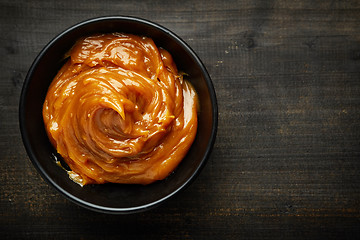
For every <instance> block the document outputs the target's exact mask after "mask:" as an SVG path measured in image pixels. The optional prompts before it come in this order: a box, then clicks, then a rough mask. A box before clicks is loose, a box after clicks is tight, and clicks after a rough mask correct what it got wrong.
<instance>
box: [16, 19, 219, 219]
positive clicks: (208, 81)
mask: <svg viewBox="0 0 360 240" xmlns="http://www.w3.org/2000/svg"><path fill="white" fill-rule="evenodd" d="M101 21H130V22H137V23H140V24H142V25H147V26H149V27H150V28H155V29H157V30H160V31H162V32H164V33H165V34H167V35H169V36H170V38H171V39H173V40H175V41H176V42H177V43H178V44H180V45H181V46H182V47H183V48H184V50H185V51H186V52H187V53H188V54H189V55H190V56H191V57H192V58H193V59H194V60H195V62H196V63H197V65H198V66H199V67H200V69H201V72H202V74H203V75H204V79H205V81H206V84H207V86H208V88H209V95H210V101H211V104H212V121H213V125H212V128H211V133H210V139H209V143H208V144H207V147H206V150H205V153H204V155H203V156H202V159H201V161H200V164H199V165H198V166H197V168H196V169H195V171H194V172H193V173H192V174H191V176H190V177H189V178H188V179H187V180H186V181H185V182H184V183H182V184H181V185H180V187H178V188H176V189H175V190H174V191H172V192H171V193H169V194H167V195H166V196H164V197H162V198H160V199H158V200H156V201H153V202H151V203H147V204H143V205H139V206H135V207H125V208H123V207H121V208H119V207H107V206H101V205H98V204H93V203H90V202H87V201H85V200H82V199H80V198H78V197H76V196H74V195H73V194H71V193H69V192H67V191H66V190H65V189H63V188H62V187H61V186H59V185H58V184H57V183H56V182H55V181H54V180H53V179H52V178H51V177H50V176H49V175H48V174H47V173H46V171H45V170H44V169H43V168H42V167H41V164H40V163H39V162H38V160H37V157H36V156H35V153H34V152H33V150H32V148H31V143H30V139H29V135H28V132H27V130H26V127H25V125H26V123H25V122H26V120H25V105H26V99H25V96H26V93H27V91H28V88H29V84H30V80H31V78H32V75H33V73H34V70H35V69H36V68H37V67H38V64H39V62H40V60H41V59H42V57H43V56H44V55H45V54H46V52H47V51H48V49H50V48H51V47H52V46H53V45H54V44H55V43H56V42H57V41H58V40H59V39H61V38H62V37H64V36H65V35H67V34H69V33H70V32H72V31H74V30H75V29H76V28H78V27H82V26H85V25H89V24H93V23H96V22H101ZM19 123H20V124H19V125H20V132H21V136H22V141H23V144H24V146H25V149H26V152H27V154H28V156H29V158H30V160H31V162H32V163H33V165H34V166H35V168H36V169H37V170H38V172H39V173H40V175H41V176H42V178H43V179H45V180H46V181H47V182H48V183H50V185H52V186H53V187H54V188H55V189H56V190H57V191H59V192H60V193H61V194H62V195H64V196H65V197H66V198H67V199H69V200H70V201H72V202H74V203H75V204H77V205H80V206H82V207H85V208H87V209H90V210H93V211H97V212H102V213H112V214H129V213H137V212H143V211H146V210H149V209H152V208H154V207H156V206H158V205H160V204H161V203H163V202H164V201H165V200H167V199H169V198H171V197H173V196H174V195H175V194H176V193H178V192H179V191H182V190H184V189H185V188H186V187H187V186H189V185H190V183H191V182H192V181H193V180H194V179H195V178H196V176H197V175H198V174H199V173H200V171H201V169H202V168H203V167H204V166H205V163H206V162H207V160H208V158H209V156H210V153H211V151H212V148H213V146H214V143H215V139H216V134H217V127H218V105H217V98H216V93H215V88H214V85H213V83H212V81H211V78H210V76H209V73H208V72H207V70H206V68H205V66H204V64H203V63H202V61H201V60H200V58H199V57H198V56H197V54H196V53H195V52H194V51H193V50H192V49H191V47H190V46H189V45H188V44H187V43H186V42H185V41H184V40H182V39H181V38H180V37H178V36H177V35H176V34H175V33H173V32H172V31H170V30H169V29H167V28H165V27H163V26H161V25H159V24H157V23H154V22H152V21H149V20H146V19H143V18H139V17H133V16H122V15H116V16H103V17H96V18H90V19H87V20H84V21H81V22H79V23H77V24H75V25H72V26H71V27H69V28H67V29H65V30H63V31H62V32H60V33H59V34H57V35H56V36H55V37H54V38H53V39H52V40H51V41H50V42H49V43H47V44H46V45H45V47H44V48H43V49H42V50H41V51H40V52H39V53H38V55H37V57H36V58H35V60H34V61H33V63H32V65H31V67H30V68H29V71H28V73H27V75H26V77H25V80H24V83H23V87H22V91H21V95H20V103H19Z"/></svg>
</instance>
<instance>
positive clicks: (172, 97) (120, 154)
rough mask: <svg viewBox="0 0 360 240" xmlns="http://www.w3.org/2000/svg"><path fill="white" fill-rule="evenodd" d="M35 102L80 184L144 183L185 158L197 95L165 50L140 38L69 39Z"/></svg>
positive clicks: (194, 124)
mask: <svg viewBox="0 0 360 240" xmlns="http://www.w3.org/2000/svg"><path fill="white" fill-rule="evenodd" d="M68 56H69V59H68V60H67V62H66V63H65V64H64V66H63V67H62V68H61V69H60V71H59V72H58V74H57V75H56V77H55V78H54V80H53V81H52V83H51V85H50V87H49V89H48V93H47V95H46V98H45V102H44V105H43V119H44V123H45V128H46V131H47V134H48V136H49V139H50V141H51V143H52V144H53V146H54V147H55V148H56V149H57V151H58V153H59V154H60V155H61V156H62V157H63V159H64V161H65V162H66V164H67V165H68V166H69V167H70V169H71V171H68V173H69V177H70V178H71V179H73V180H74V181H75V182H77V183H79V184H80V185H86V184H102V183H107V182H113V183H125V184H144V185H145V184H150V183H152V182H154V181H157V180H162V179H164V178H166V177H167V176H168V175H169V174H170V173H171V172H173V171H174V169H175V168H176V167H177V166H178V164H179V163H180V162H181V160H182V159H183V158H184V157H185V155H186V153H187V152H188V150H189V148H190V146H191V144H192V143H193V141H194V138H195V135H196V130H197V110H198V109H197V101H198V100H197V94H196V92H195V90H194V88H193V87H192V85H191V84H190V83H189V82H188V81H186V80H184V79H183V75H182V74H180V73H179V72H178V70H177V67H176V65H175V63H174V61H173V58H172V56H171V55H170V53H169V52H167V51H166V50H164V49H161V48H158V47H157V46H156V45H155V43H154V42H153V40H152V39H151V38H148V37H142V36H136V35H131V34H123V33H113V34H99V35H94V36H90V37H86V38H83V39H80V40H79V41H77V43H76V44H75V45H74V46H73V47H72V49H71V50H70V51H69V53H68Z"/></svg>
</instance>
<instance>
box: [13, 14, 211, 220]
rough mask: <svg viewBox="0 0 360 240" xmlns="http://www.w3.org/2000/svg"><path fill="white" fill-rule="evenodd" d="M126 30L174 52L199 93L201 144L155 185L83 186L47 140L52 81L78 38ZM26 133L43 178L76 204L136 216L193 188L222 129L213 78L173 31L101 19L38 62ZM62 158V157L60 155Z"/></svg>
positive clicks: (27, 100) (61, 39) (63, 38)
mask: <svg viewBox="0 0 360 240" xmlns="http://www.w3.org/2000/svg"><path fill="white" fill-rule="evenodd" d="M111 32H123V33H132V34H137V35H142V36H148V37H150V38H152V39H153V40H154V42H155V44H156V45H157V46H158V47H162V48H164V49H166V50H168V51H169V52H170V53H171V54H172V56H173V58H174V60H175V63H176V64H177V66H178V68H179V70H181V71H183V72H186V73H187V74H188V75H189V76H187V79H188V80H189V81H190V82H191V83H192V84H193V85H194V87H195V89H196V91H197V92H198V95H199V102H200V113H199V116H198V117H199V120H198V121H199V124H198V131H197V135H196V138H195V141H194V143H193V145H192V147H191V149H190V150H189V152H188V154H187V155H186V157H185V158H184V159H183V161H182V162H181V163H180V165H179V166H178V167H177V168H176V170H175V171H174V173H172V174H171V175H170V176H169V177H167V178H166V179H165V180H162V181H158V182H155V183H153V184H150V185H147V186H142V185H126V184H110V183H109V184H103V185H86V186H84V187H80V186H79V185H78V184H76V183H74V182H73V181H71V180H70V179H69V177H68V175H67V173H66V172H65V171H64V170H63V169H61V168H60V167H59V166H58V165H56V163H55V162H56V160H57V158H59V157H60V156H58V154H57V152H56V150H55V149H54V148H53V146H52V145H51V143H50V142H49V139H48V137H47V134H46V131H45V128H44V123H43V119H42V105H43V102H44V99H45V96H46V92H47V89H48V87H49V85H50V82H51V81H52V79H53V78H54V76H55V75H56V73H57V71H58V70H59V69H60V67H61V66H62V64H63V63H64V62H63V59H64V55H65V53H66V52H67V51H68V50H69V49H70V48H71V47H72V46H73V45H74V44H75V42H76V40H77V39H79V38H81V37H83V36H88V35H91V34H96V33H111ZM19 110H20V113H19V114H20V115H19V116H20V129H21V134H22V138H23V142H24V145H25V148H26V151H27V153H28V155H29V157H30V159H31V161H32V163H33V164H34V165H35V167H36V168H37V169H38V171H39V172H40V174H41V175H42V177H43V178H44V179H45V180H46V181H48V182H49V183H50V184H51V185H52V186H53V187H55V188H56V189H57V190H58V191H60V192H61V193H62V194H64V195H65V196H66V197H67V198H68V199H70V200H72V201H73V202H75V203H77V204H79V205H81V206H83V207H86V208H89V209H92V210H95V211H100V212H106V213H118V214H120V213H133V212H139V211H144V210H147V209H150V208H152V207H154V206H157V205H159V204H160V203H162V202H164V201H165V200H167V199H168V198H170V197H171V196H173V195H174V194H176V193H177V192H179V191H180V190H182V189H184V188H185V187H186V186H188V185H189V184H190V182H191V181H192V180H194V178H195V177H196V176H197V175H198V174H199V172H200V170H201V168H202V167H203V166H204V165H205V163H206V160H207V158H208V157H209V155H210V152H211V149H212V147H213V144H214V141H215V137H216V131H217V117H218V110H217V102H216V95H215V91H214V87H213V85H212V82H211V79H210V77H209V75H208V73H207V71H206V69H205V67H204V65H203V64H202V63H201V61H200V59H199V58H198V57H197V56H196V54H195V53H194V51H193V50H192V49H191V48H190V47H189V46H188V45H187V44H186V43H185V42H184V41H183V40H181V39H180V38H179V37H178V36H176V35H175V34H174V33H172V32H170V31H169V30H168V29H166V28H164V27H162V26H159V25H157V24H155V23H152V22H149V21H147V20H143V19H139V18H134V17H121V16H115V17H101V18H96V19H91V20H87V21H85V22H82V23H79V24H77V25H75V26H73V27H70V28H69V29H67V30H66V31H64V32H62V33H61V34H59V35H58V36H56V37H55V38H54V39H53V40H52V41H51V42H50V43H49V44H48V45H47V46H46V47H45V48H44V49H43V50H42V51H41V52H40V54H39V55H38V57H37V58H36V59H35V61H34V63H33V64H32V66H31V68H30V70H29V72H28V74H27V76H26V79H25V82H24V85H23V89H22V93H21V98H20V109H19ZM60 158H61V157H60Z"/></svg>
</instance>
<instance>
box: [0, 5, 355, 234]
mask: <svg viewBox="0 0 360 240" xmlns="http://www.w3.org/2000/svg"><path fill="white" fill-rule="evenodd" d="M103 15H132V16H138V17H142V18H146V19H149V20H152V21H154V22H157V23H159V24H161V25H163V26H165V27H167V28H169V29H170V30H172V31H174V32H175V33H176V34H178V35H179V36H180V37H182V38H183V39H184V40H185V41H186V42H187V43H188V44H189V45H190V46H191V47H192V48H193V49H194V50H195V51H196V52H197V53H198V55H199V56H200V58H201V59H202V60H203V62H204V64H205V65H206V67H207V69H208V71H209V73H210V75H211V77H212V79H213V82H214V85H215V88H216V92H217V97H218V103H219V129H218V136H217V140H216V144H215V147H214V150H213V153H212V156H211V158H210V159H209V162H208V164H207V166H206V167H205V168H204V170H203V171H202V173H201V175H200V176H199V178H198V179H197V180H196V181H195V182H194V183H193V184H192V185H191V186H190V187H189V188H188V189H186V190H185V191H184V192H182V193H180V194H179V195H177V196H176V197H174V198H172V199H171V200H169V201H168V202H167V203H165V204H163V205H162V206H160V207H159V208H156V209H153V210H151V211H149V212H145V213H140V214H135V215H130V216H112V215H110V216H109V215H104V214H99V213H95V212H91V211H89V210H86V209H82V208H80V207H78V206H76V205H74V204H73V203H71V202H69V201H68V200H66V199H64V198H63V197H62V196H61V195H60V194H59V193H57V192H56V191H55V190H54V189H52V188H51V187H50V186H49V185H47V184H46V183H45V181H44V180H42V178H41V177H40V175H39V174H38V173H37V172H36V170H35V168H34V167H33V166H32V164H31V162H30V161H29V159H28V157H27V155H26V152H25V149H24V147H23V145H22V141H21V137H20V130H19V124H18V104H19V96H20V92H21V87H22V83H23V81H24V78H25V76H26V73H27V71H28V69H29V67H30V66H31V63H32V61H33V60H34V59H35V57H36V55H37V54H38V53H39V51H40V50H41V49H42V48H43V47H44V46H45V44H46V43H47V42H49V41H50V40H51V39H52V38H53V37H54V36H55V35H56V34H58V33H60V32H61V31H63V30H65V29H66V28H67V27H69V26H71V25H74V24H75V23H77V22H80V21H83V20H86V19H88V18H92V17H96V16H103ZM0 32H1V33H2V34H1V36H0V53H1V60H0V61H1V62H0V63H1V64H0V73H1V74H0V124H1V125H0V153H1V155H0V156H1V157H0V159H1V161H0V169H1V170H0V235H1V236H2V237H1V238H2V239H22V238H30V239H32V238H38V239H48V238H52V239H64V238H74V239H98V238H101V237H103V236H107V237H108V238H114V239H115V238H116V239H118V238H119V237H123V238H135V239H141V238H147V239H239V238H246V239H279V238H284V239H307V238H311V239H321V238H324V239H325V238H326V239H356V238H359V237H360V231H359V226H360V189H359V186H360V178H359V172H360V162H359V159H360V144H359V139H360V121H359V119H360V81H359V79H360V61H359V60H360V2H359V1H356V0H354V1H299V0H296V1H281V0H273V1H265V0H257V1H250V0H244V1H226V2H224V1H217V0H208V1H174V2H169V1H161V0H160V1H139V2H134V1H106V2H104V1H95V0H90V1H39V0H33V1H20V0H16V1H1V2H0Z"/></svg>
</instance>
